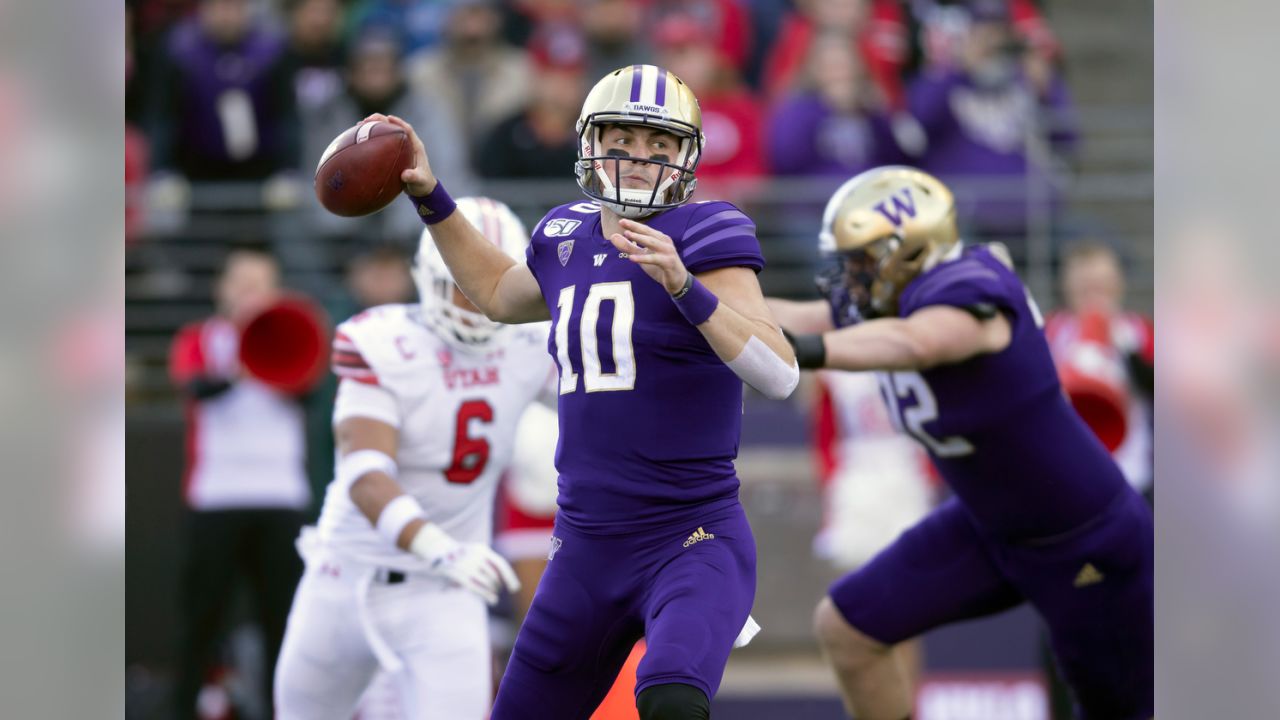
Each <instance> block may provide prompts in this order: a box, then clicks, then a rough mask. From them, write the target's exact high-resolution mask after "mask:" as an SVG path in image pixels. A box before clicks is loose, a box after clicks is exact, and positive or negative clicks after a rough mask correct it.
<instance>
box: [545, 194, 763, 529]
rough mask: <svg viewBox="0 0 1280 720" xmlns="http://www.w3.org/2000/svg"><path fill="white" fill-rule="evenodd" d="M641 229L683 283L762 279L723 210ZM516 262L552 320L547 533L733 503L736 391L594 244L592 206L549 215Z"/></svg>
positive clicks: (636, 281)
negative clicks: (534, 283)
mask: <svg viewBox="0 0 1280 720" xmlns="http://www.w3.org/2000/svg"><path fill="white" fill-rule="evenodd" d="M643 222H644V223H645V224H646V225H649V226H650V227H652V228H655V229H657V230H660V231H662V232H664V233H666V234H667V235H668V236H670V237H671V239H672V241H673V242H674V243H675V246H676V249H677V251H678V252H679V253H680V256H681V258H682V260H683V261H684V264H685V267H686V268H688V270H689V272H692V273H694V274H698V273H704V272H708V271H711V270H716V269H719V268H726V267H746V268H750V269H751V270H754V271H756V272H759V271H760V270H761V269H762V268H763V267H764V258H763V257H762V256H761V254H760V244H759V242H758V241H757V240H756V237H755V225H754V224H753V223H752V222H751V220H750V219H748V218H747V216H746V215H744V214H743V213H742V211H740V210H738V209H737V208H736V207H734V206H733V205H731V204H729V203H725V202H703V203H690V204H687V205H682V206H680V207H677V208H674V209H672V210H668V211H666V212H662V213H659V214H656V215H653V216H650V217H649V218H646V219H645V220H644V221H643ZM527 263H528V266H529V269H530V270H531V271H532V272H533V274H534V276H535V277H536V278H537V280H538V285H539V287H540V288H541V290H542V295H543V298H544V300H545V301H546V303H547V307H548V308H549V309H550V311H551V317H552V322H553V327H554V330H553V332H552V336H551V340H550V343H549V345H548V349H549V350H550V352H551V354H552V355H553V356H554V357H555V358H556V362H557V366H558V368H559V373H560V376H559V385H558V387H559V393H560V447H559V450H558V452H557V453H556V468H557V469H558V470H559V472H560V496H559V504H560V513H559V515H558V517H557V522H559V523H565V524H567V525H569V526H571V527H574V528H577V529H579V530H581V531H585V532H594V533H602V534H615V533H623V532H628V531H630V530H635V529H642V528H645V527H650V526H653V525H655V524H667V523H677V522H682V521H684V520H685V519H686V518H684V517H682V514H681V512H680V511H681V510H687V511H688V512H690V513H693V514H694V515H696V514H697V513H699V512H701V513H706V512H709V511H713V510H714V509H716V508H715V507H712V506H709V505H708V504H709V503H710V504H715V503H720V502H723V503H732V502H736V501H737V491H738V480H737V476H736V474H735V472H734V468H733V461H734V459H735V458H736V457H737V454H738V441H739V436H740V434H741V424H742V381H741V380H739V379H738V377H737V376H736V375H734V374H733V371H731V370H730V369H729V368H728V367H727V366H726V365H725V364H724V363H723V362H722V361H721V360H720V358H719V357H717V356H716V354H715V352H714V351H712V349H711V347H710V346H709V345H708V344H707V341H706V340H705V339H704V338H703V337H702V334H701V333H700V332H699V331H698V329H697V328H695V327H694V326H692V325H690V324H689V321H688V320H686V319H685V318H684V316H682V315H681V314H680V311H679V310H678V309H677V308H676V306H675V303H674V302H673V301H672V300H671V296H670V295H669V294H668V293H667V291H666V289H665V288H664V287H663V286H662V285H661V284H660V283H658V282H656V281H655V280H653V279H652V278H650V277H649V276H648V275H646V274H645V272H644V270H643V269H642V268H641V267H640V266H639V265H637V264H635V263H633V262H631V261H630V260H629V259H627V258H626V257H623V256H621V254H620V253H619V252H618V250H617V248H615V247H614V246H613V244H612V243H610V242H609V241H608V240H607V239H606V238H605V237H604V235H603V233H602V230H601V217H600V206H599V205H597V204H595V203H590V202H582V203H577V204H572V205H563V206H560V207H558V208H555V209H554V210H552V211H551V212H550V213H548V214H547V215H546V216H545V217H544V218H543V219H542V221H541V222H540V223H538V225H537V227H535V228H534V231H533V238H532V241H531V242H530V245H529V249H528V252H527Z"/></svg>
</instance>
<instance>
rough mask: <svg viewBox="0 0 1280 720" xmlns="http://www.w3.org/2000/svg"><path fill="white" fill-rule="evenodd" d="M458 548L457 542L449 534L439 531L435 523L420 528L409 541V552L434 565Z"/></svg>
mask: <svg viewBox="0 0 1280 720" xmlns="http://www.w3.org/2000/svg"><path fill="white" fill-rule="evenodd" d="M457 546H458V541H457V540H454V539H453V537H452V536H451V535H449V533H447V532H445V531H443V530H441V529H440V526H439V525H436V524H435V523H427V524H426V525H423V526H422V529H421V530H419V531H418V534H417V535H414V536H413V540H410V541H409V552H412V553H413V554H414V555H417V556H418V557H420V558H422V559H423V560H426V561H427V562H431V563H434V562H435V561H436V560H438V559H440V557H442V556H444V555H447V554H449V553H450V552H452V551H453V549H454V548H456V547H457Z"/></svg>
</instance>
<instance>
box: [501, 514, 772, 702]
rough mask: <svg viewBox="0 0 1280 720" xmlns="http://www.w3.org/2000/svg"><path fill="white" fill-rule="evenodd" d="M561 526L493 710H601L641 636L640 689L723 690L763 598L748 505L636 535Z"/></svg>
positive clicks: (712, 694) (559, 524) (711, 693)
mask: <svg viewBox="0 0 1280 720" xmlns="http://www.w3.org/2000/svg"><path fill="white" fill-rule="evenodd" d="M699 528H701V529H702V531H703V532H701V533H699V532H698V529H699ZM555 537H556V539H557V540H558V541H559V546H558V547H557V548H556V549H555V551H554V553H553V556H552V558H551V561H550V562H549V563H548V564H547V570H546V572H545V573H544V574H543V576H542V581H541V582H540V583H539V584H538V592H537V594H536V595H534V598H533V605H532V607H531V608H530V609H529V615H528V617H527V618H526V619H525V621H524V625H523V626H521V628H520V634H519V636H517V638H516V643H515V648H514V649H513V650H512V653H511V661H510V662H509V663H508V664H507V671H506V674H505V675H504V676H503V678H502V683H501V684H500V685H499V686H498V698H497V700H496V701H495V703H494V706H493V713H492V714H491V716H490V717H491V718H492V720H514V719H516V718H529V719H531V720H547V719H548V718H554V719H555V720H575V719H577V718H584V719H585V718H588V717H590V716H591V713H592V712H593V711H594V710H595V709H596V706H598V705H599V704H600V701H601V700H602V699H603V698H604V696H605V694H606V693H607V692H608V691H609V688H610V687H611V686H612V685H613V682H614V680H615V679H616V677H617V675H618V670H619V669H620V668H621V667H622V664H623V662H624V661H625V660H626V659H627V655H628V654H629V653H630V652H631V648H632V646H633V645H635V643H636V641H637V640H639V639H640V638H641V637H643V638H645V643H646V646H647V649H646V651H645V655H644V658H643V659H642V660H641V661H640V667H639V669H638V670H637V672H636V693H637V694H639V693H640V691H642V690H644V689H645V688H648V687H651V686H653V685H661V684H664V683H683V684H686V685H692V686H694V687H696V688H698V689H699V690H702V691H703V692H704V693H706V694H707V697H708V698H711V697H714V696H715V693H716V689H717V688H718V687H719V686H720V679H721V676H722V675H723V674H724V666H725V663H726V662H727V661H728V659H729V651H730V650H731V649H732V648H733V641H734V640H735V639H736V638H737V636H738V633H739V632H740V631H741V630H742V626H743V625H744V624H745V623H746V621H747V615H748V613H750V611H751V603H752V601H753V600H754V599H755V587H756V547H755V539H754V538H753V537H752V535H751V527H750V526H749V525H748V524H747V518H746V516H745V515H744V514H743V512H742V506H741V505H739V504H738V503H737V502H734V503H732V504H731V505H729V506H728V507H725V508H723V509H719V510H715V511H712V512H709V513H708V514H707V515H706V516H704V517H700V518H699V519H698V520H697V521H696V522H694V523H693V524H692V525H688V524H681V525H677V526H672V527H668V528H660V529H657V530H651V531H645V532H644V533H638V534H631V535H589V534H585V533H580V532H575V531H574V530H572V529H571V528H568V527H566V526H565V525H564V524H563V523H561V522H559V521H558V520H557V523H556V530H555ZM695 538H696V539H695Z"/></svg>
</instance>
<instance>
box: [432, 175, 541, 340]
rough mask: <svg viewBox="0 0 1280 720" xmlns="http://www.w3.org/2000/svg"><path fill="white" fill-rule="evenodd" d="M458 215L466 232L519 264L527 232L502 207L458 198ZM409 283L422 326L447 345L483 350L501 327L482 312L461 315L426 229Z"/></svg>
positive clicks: (477, 199) (448, 276) (450, 281)
mask: <svg viewBox="0 0 1280 720" xmlns="http://www.w3.org/2000/svg"><path fill="white" fill-rule="evenodd" d="M457 203H458V211H459V212H461V213H462V215H463V216H464V217H466V218H467V222H470V223H471V225H472V227H474V228H475V229H476V230H478V231H480V234H481V235H483V236H484V237H485V238H486V239H488V240H489V242H491V243H493V244H494V245H497V246H498V247H499V248H501V249H502V251H503V252H505V253H506V254H508V255H510V256H511V257H513V258H515V259H516V260H517V261H518V262H524V253H525V249H526V248H527V247H528V246H529V233H528V232H526V231H525V228H524V223H522V222H520V218H518V217H516V214H515V213H513V212H511V208H509V207H507V206H506V205H504V204H503V203H500V202H498V201H497V200H493V199H490V198H487V197H464V198H459V199H458V201H457ZM413 281H414V283H416V284H417V286H418V297H419V298H420V299H421V301H422V317H423V320H424V321H425V322H426V323H427V325H428V326H429V327H430V328H431V329H432V330H435V331H436V333H437V334H439V335H440V337H442V338H444V339H445V340H446V341H447V342H449V343H450V344H452V345H454V346H456V347H459V348H463V349H487V348H488V347H489V346H490V345H491V344H492V342H493V340H494V338H495V337H496V336H497V335H498V333H499V332H500V331H501V330H502V329H503V328H504V327H506V326H505V325H502V324H501V323H496V322H494V321H492V320H490V319H489V318H487V317H485V316H484V314H483V313H479V312H475V311H473V310H464V309H463V308H460V307H458V306H457V305H455V304H454V302H453V289H454V287H455V285H454V282H453V273H451V272H449V266H448V265H446V264H445V262H444V258H443V257H442V256H441V255H440V250H439V248H437V247H436V244H435V241H434V240H433V239H432V238H431V232H430V231H429V230H425V229H424V230H423V231H422V239H421V240H420V241H419V242H418V254H417V256H416V257H415V258H414V263H413Z"/></svg>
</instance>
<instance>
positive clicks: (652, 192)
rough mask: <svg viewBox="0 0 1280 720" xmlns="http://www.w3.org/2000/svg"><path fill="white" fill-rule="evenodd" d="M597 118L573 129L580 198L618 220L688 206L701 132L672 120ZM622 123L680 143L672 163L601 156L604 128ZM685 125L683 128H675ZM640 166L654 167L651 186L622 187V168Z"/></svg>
mask: <svg viewBox="0 0 1280 720" xmlns="http://www.w3.org/2000/svg"><path fill="white" fill-rule="evenodd" d="M599 115H607V114H604V113H598V114H595V115H590V117H588V119H586V122H585V123H582V127H580V128H579V143H580V152H579V160H577V167H576V170H577V184H579V187H581V188H582V191H584V192H585V193H586V195H588V196H590V197H593V199H595V200H599V201H600V204H602V205H604V206H605V208H608V209H609V210H613V211H614V213H617V214H618V215H621V217H623V218H631V219H635V218H644V217H646V215H652V214H654V213H657V211H659V210H668V209H671V208H676V206H678V205H682V204H685V202H687V201H689V199H690V197H691V196H692V193H694V188H695V187H696V184H698V179H696V178H695V177H694V170H695V169H696V168H698V160H699V159H700V158H701V150H703V143H701V133H699V132H698V129H696V128H694V127H692V126H687V124H685V123H680V122H678V120H662V122H660V123H636V122H634V120H632V122H611V119H609V118H608V117H604V118H599ZM618 124H625V126H640V127H648V128H654V129H660V131H663V132H668V133H671V135H673V136H676V138H677V140H680V147H678V149H677V152H676V159H675V160H672V159H671V158H669V156H664V155H655V156H653V158H635V156H631V155H627V154H626V152H625V151H623V150H620V149H611V150H608V151H605V152H602V149H603V147H604V133H605V131H607V129H608V128H609V127H612V126H618ZM680 126H685V127H680ZM623 161H630V163H645V164H648V165H657V167H658V169H659V174H658V178H657V182H655V183H654V184H653V187H649V188H639V187H636V188H625V187H622V163H623Z"/></svg>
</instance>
